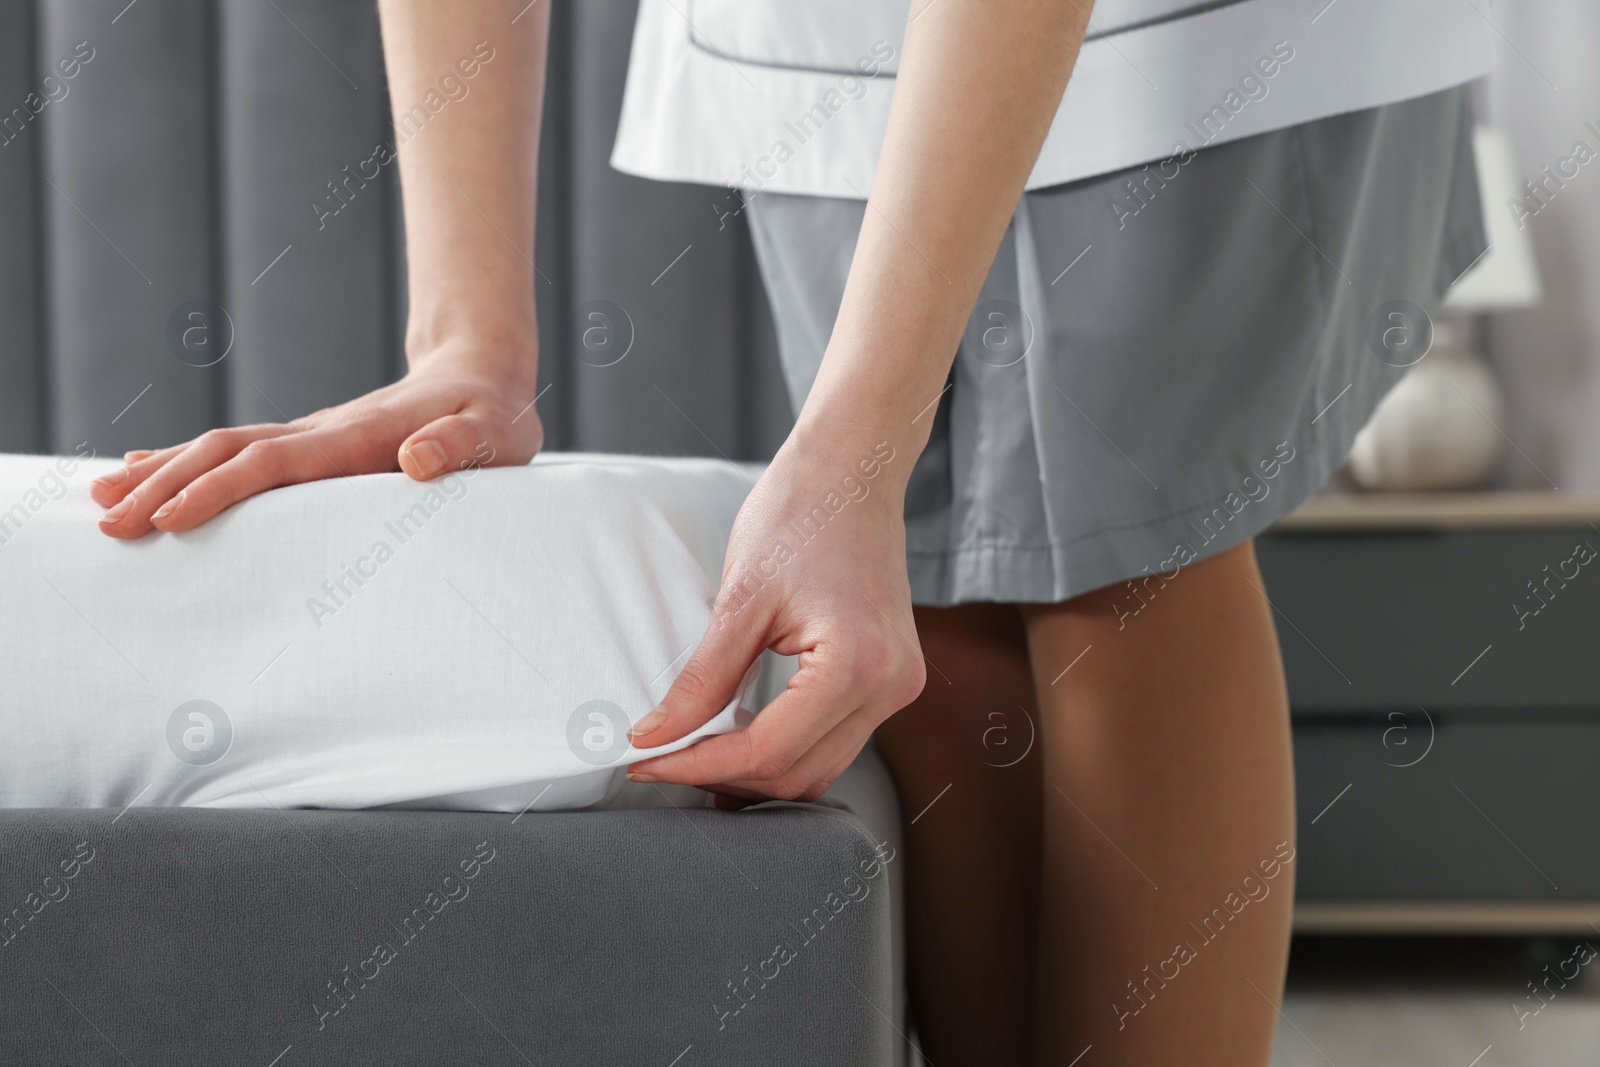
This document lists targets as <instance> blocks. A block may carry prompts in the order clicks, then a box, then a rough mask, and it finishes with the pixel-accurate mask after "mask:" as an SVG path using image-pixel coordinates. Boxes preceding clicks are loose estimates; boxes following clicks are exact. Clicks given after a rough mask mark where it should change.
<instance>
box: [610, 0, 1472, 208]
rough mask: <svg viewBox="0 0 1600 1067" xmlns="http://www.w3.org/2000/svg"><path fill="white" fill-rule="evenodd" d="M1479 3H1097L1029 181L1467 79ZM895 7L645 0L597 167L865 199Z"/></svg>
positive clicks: (890, 68) (903, 0) (826, 1)
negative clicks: (611, 131) (607, 154)
mask: <svg viewBox="0 0 1600 1067" xmlns="http://www.w3.org/2000/svg"><path fill="white" fill-rule="evenodd" d="M919 2H921V0H919ZM932 2H933V3H935V4H937V3H940V2H943V0H932ZM1079 2H1087V0H1079ZM1488 3H1489V0H1100V2H1099V3H1098V4H1097V5H1096V6H1095V9H1094V17H1093V19H1092V21H1091V23H1090V32H1089V36H1088V39H1087V40H1086V41H1085V43H1084V46H1083V50H1082V53H1081V54H1080V55H1079V57H1078V63H1077V66H1076V68H1075V69H1074V70H1073V74H1072V79H1071V82H1070V83H1069V84H1068V86H1067V91H1066V96H1065V98H1064V99H1063V100H1062V103H1061V107H1060V109H1059V110H1058V111H1057V113H1056V117H1055V121H1054V123H1053V124H1052V125H1051V128H1050V132H1049V134H1048V136H1047V137H1046V138H1045V142H1044V146H1043V148H1042V150H1041V151H1040V153H1039V158H1038V161H1037V162H1036V164H1035V165H1034V168H1033V172H1032V174H1031V175H1030V176H1029V178H1028V183H1027V187H1028V188H1030V189H1035V188H1040V187H1043V186H1048V185H1056V184H1059V183H1061V182H1068V181H1074V180H1076V179H1079V178H1087V177H1091V176H1093V175H1096V174H1104V173H1107V172H1110V171H1114V170H1120V169H1122V168H1125V167H1132V166H1137V165H1139V164H1141V163H1149V162H1152V161H1155V160H1160V159H1164V158H1167V157H1169V156H1174V155H1183V154H1185V153H1187V152H1191V151H1194V150H1196V149H1199V148H1201V147H1204V146H1207V145H1212V144H1220V143H1223V142H1226V141H1232V140H1236V139H1238V138H1241V137H1248V136H1250V135H1252V134H1257V133H1264V132H1266V131H1268V130H1275V129H1281V128H1283V127H1286V126H1293V125H1296V124H1299V123H1302V122H1309V121H1311V120H1313V119H1318V118H1323V117H1326V116H1328V115H1335V114H1339V113H1341V112H1346V111H1355V110H1358V109H1361V108H1368V107H1376V106H1378V105H1380V104H1387V103H1393V102H1395V101H1398V100H1405V99H1409V98H1411V97H1416V96H1422V95H1425V94H1427V93H1431V92H1436V91H1438V90H1441V89H1446V88H1449V87H1450V86H1453V85H1459V84H1461V83H1463V82H1466V81H1470V80H1472V79H1474V78H1478V77H1481V76H1482V75H1484V74H1486V73H1487V72H1488V71H1489V70H1490V68H1491V67H1492V66H1493V64H1494V51H1495V46H1494V40H1495V30H1494V26H1493V25H1492V23H1491V22H1490V19H1491V18H1492V17H1493V16H1492V14H1491V12H1490V11H1489V8H1488ZM909 10H910V0H640V4H639V19H638V24H637V26H636V28H635V30H634V37H633V51H632V56H631V60H630V65H629V70H628V83H627V89H626V91H625V93H624V96H623V105H622V119H621V124H620V126H619V128H618V132H617V140H616V144H615V146H614V148H613V150H612V155H611V163H612V165H613V166H614V167H616V168H617V169H618V170H621V171H625V172H627V173H630V174H637V175H640V176H643V177H647V178H659V179H665V180H672V181H690V182H702V183H705V184H712V185H724V186H736V187H741V188H754V189H764V190H770V191H775V192H788V193H810V194H816V195H825V196H837V197H852V198H856V199H864V198H865V197H866V195H867V191H868V190H869V189H870V188H871V187H872V177H873V173H874V171H875V170H876V167H877V160H878V151H879V148H880V146H881V145H882V143H883V134H884V129H885V127H886V125H887V123H888V119H889V102H890V100H891V99H892V96H893V92H894V80H895V72H896V70H897V69H898V66H899V62H900V58H901V52H902V47H903V39H904V36H905V30H906V19H907V17H908V13H909Z"/></svg>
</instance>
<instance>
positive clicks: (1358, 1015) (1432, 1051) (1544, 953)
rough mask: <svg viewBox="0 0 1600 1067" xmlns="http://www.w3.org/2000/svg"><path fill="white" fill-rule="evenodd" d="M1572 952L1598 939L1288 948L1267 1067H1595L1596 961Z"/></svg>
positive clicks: (1318, 942)
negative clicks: (1283, 992)
mask: <svg viewBox="0 0 1600 1067" xmlns="http://www.w3.org/2000/svg"><path fill="white" fill-rule="evenodd" d="M1580 944H1584V945H1593V946H1596V947H1600V934H1597V935H1595V936H1594V937H1592V938H1589V939H1581V938H1565V939H1538V940H1521V939H1516V940H1512V939H1482V940H1454V939H1402V938H1382V939H1378V938H1373V939H1365V938H1361V939H1315V940H1302V941H1298V942H1296V946H1295V952H1294V957H1293V959H1292V962H1291V964H1290V978H1289V985H1288V991H1287V994H1286V997H1285V1000H1284V1006H1283V1015H1284V1020H1283V1021H1282V1022H1281V1023H1280V1025H1279V1027H1278V1040H1277V1046H1276V1050H1275V1052H1274V1055H1273V1058H1272V1064H1273V1067H1330V1065H1331V1067H1580V1065H1581V1067H1596V1065H1597V1064H1600V977H1597V975H1600V960H1595V961H1593V962H1588V959H1587V957H1590V956H1591V954H1592V952H1593V950H1592V949H1583V950H1580V951H1578V952H1577V955H1574V952H1575V950H1578V946H1579V945H1580ZM1546 968H1548V969H1546ZM1574 971H1576V972H1577V976H1576V977H1575V978H1572V979H1571V980H1570V981H1568V982H1566V983H1565V986H1563V984H1562V982H1561V980H1560V977H1559V975H1568V976H1570V975H1572V974H1573V972H1574ZM1529 982H1533V983H1534V984H1535V985H1539V993H1540V995H1541V998H1540V999H1536V998H1535V995H1534V994H1533V993H1532V992H1530V990H1529V987H1528V984H1527V983H1529ZM1541 983H1547V984H1541Z"/></svg>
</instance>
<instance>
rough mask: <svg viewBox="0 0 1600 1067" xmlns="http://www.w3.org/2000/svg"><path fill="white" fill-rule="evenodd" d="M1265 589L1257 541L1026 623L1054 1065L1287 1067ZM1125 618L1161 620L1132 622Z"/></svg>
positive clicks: (1279, 821)
mask: <svg viewBox="0 0 1600 1067" xmlns="http://www.w3.org/2000/svg"><path fill="white" fill-rule="evenodd" d="M1264 588H1265V587H1264V586H1263V584H1262V581H1261V575H1260V572H1259V571H1258V570H1257V569H1256V564H1255V553H1254V549H1253V546H1252V545H1249V544H1246V545H1243V546H1241V547H1239V548H1236V549H1233V550H1231V551H1228V552H1225V553H1223V554H1222V555H1220V556H1216V557H1213V558H1211V559H1208V560H1205V561H1203V562H1200V563H1196V564H1193V565H1191V566H1189V567H1186V568H1184V569H1183V570H1182V571H1181V572H1180V573H1179V574H1177V575H1176V576H1175V577H1174V578H1172V579H1171V580H1170V581H1167V582H1166V583H1165V584H1164V585H1163V584H1161V583H1160V582H1159V581H1158V580H1154V579H1152V580H1150V582H1149V584H1148V587H1146V586H1145V585H1144V583H1140V587H1139V592H1140V597H1138V598H1136V597H1135V596H1134V594H1133V593H1132V592H1131V591H1130V590H1129V589H1128V587H1126V586H1117V587H1114V588H1111V589H1105V590H1097V591H1096V592H1094V593H1090V594H1087V595H1085V596H1082V597H1079V598H1077V599H1075V600H1072V601H1069V602H1068V603H1065V604H1052V605H1035V606H1029V607H1025V608H1024V609H1023V616H1024V619H1025V620H1026V623H1027V631H1028V643H1029V647H1030V649H1031V654H1032V661H1033V669H1034V676H1035V680H1036V683H1037V685H1038V688H1039V693H1040V694H1041V705H1042V718H1043V731H1042V733H1043V742H1044V757H1045V778H1046V782H1045V785H1044V794H1045V802H1044V875H1043V890H1042V892H1043V906H1042V911H1041V918H1040V932H1041V936H1042V940H1041V943H1040V957H1039V982H1040V989H1041V996H1042V999H1041V1001H1040V1004H1041V1009H1040V1016H1041V1018H1040V1022H1041V1027H1042V1029H1041V1034H1042V1037H1041V1040H1042V1042H1043V1049H1044V1051H1045V1056H1044V1059H1043V1062H1046V1063H1050V1064H1061V1065H1064V1064H1068V1063H1070V1062H1072V1061H1073V1059H1074V1057H1076V1056H1078V1055H1079V1054H1080V1053H1082V1052H1083V1051H1084V1049H1085V1047H1086V1046H1089V1045H1093V1052H1092V1053H1090V1055H1089V1056H1088V1057H1086V1058H1085V1059H1084V1060H1083V1065H1084V1067H1088V1065H1090V1064H1092V1065H1094V1067H1122V1065H1131V1064H1138V1065H1140V1067H1147V1065H1152V1064H1177V1063H1182V1064H1185V1065H1192V1067H1207V1065H1216V1067H1265V1065H1266V1064H1267V1062H1268V1059H1269V1057H1270V1055H1271V1047H1272V1035H1273V1030H1274V1027H1275V1025H1276V1022H1277V1015H1276V1005H1277V1004H1278V1001H1279V996H1280V992H1281V988H1282V982H1283V974H1284V968H1285V965H1286V962H1287V955H1288V945H1289V921H1290V915H1291V910H1292V904H1293V900H1294V876H1293V871H1294V867H1293V865H1292V863H1282V862H1280V861H1282V860H1283V859H1284V857H1285V856H1287V855H1292V853H1291V852H1290V849H1289V845H1288V844H1284V845H1282V847H1281V850H1280V843H1288V842H1292V841H1293V838H1294V793H1293V765H1292V763H1291V759H1290V748H1289V722H1288V714H1287V695H1286V692H1285V688H1284V680H1283V670H1282V665H1281V662H1280V660H1279V654H1278V644H1277V637H1276V634H1275V632H1274V630H1273V627H1272V618H1271V615H1270V611H1271V609H1270V607H1269V606H1268V604H1267V603H1266V601H1265V600H1264V599H1263V592H1261V591H1260V590H1264ZM1119 602H1120V603H1121V605H1122V606H1123V608H1124V609H1126V610H1129V611H1131V610H1133V609H1136V608H1139V606H1140V604H1141V602H1142V603H1143V604H1144V606H1143V608H1142V610H1140V611H1139V612H1138V614H1137V615H1131V616H1127V617H1123V618H1121V619H1119V615H1118V612H1117V611H1115V610H1114V609H1113V605H1114V604H1116V603H1119ZM1090 646H1092V647H1090ZM1085 648H1088V651H1087V652H1084V649H1085ZM1080 653H1082V654H1083V655H1082V659H1080V660H1078V662H1077V663H1076V664H1075V665H1074V666H1072V668H1071V669H1070V670H1068V671H1066V673H1065V674H1062V673H1061V672H1062V670H1063V669H1064V668H1066V667H1067V665H1068V664H1069V663H1072V661H1073V660H1074V658H1076V657H1077V656H1079V654H1080ZM935 677H936V676H935ZM930 688H932V686H931V685H930ZM936 810H937V809H936ZM1268 872H1270V874H1271V876H1270V877H1269V876H1268ZM1258 898H1259V899H1258ZM1180 946H1183V947H1185V948H1186V950H1187V951H1184V950H1183V949H1182V948H1180ZM941 1067H942V1065H941Z"/></svg>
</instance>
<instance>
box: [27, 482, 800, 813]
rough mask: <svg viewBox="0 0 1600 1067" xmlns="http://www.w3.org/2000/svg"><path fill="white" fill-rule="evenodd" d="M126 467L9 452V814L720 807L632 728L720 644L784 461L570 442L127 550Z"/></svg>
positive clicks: (233, 516)
mask: <svg viewBox="0 0 1600 1067" xmlns="http://www.w3.org/2000/svg"><path fill="white" fill-rule="evenodd" d="M115 466H116V464H115V463H113V462H109V461H106V460H98V459H83V458H81V457H65V458H52V457H45V456H0V603H3V604H4V605H5V613H6V630H7V634H6V637H5V640H4V641H3V642H0V680H3V691H0V729H3V730H4V733H5V737H6V738H7V742H6V744H5V745H3V746H0V807H73V806H94V807H111V808H121V807H124V806H127V805H130V804H134V803H137V804H139V805H141V806H145V805H191V806H206V807H267V806H272V807H283V808H288V807H330V808H365V807H378V806H400V807H429V808H443V809H460V810H491V811H518V810H523V809H525V808H527V809H531V810H543V809H571V808H579V807H589V806H602V807H615V806H649V805H652V804H665V803H679V804H683V803H694V804H699V803H701V802H702V800H703V797H704V794H700V793H698V792H688V791H683V790H668V791H662V790H656V789H654V788H648V789H645V788H640V787H633V786H630V785H629V783H627V782H626V780H625V778H623V776H622V771H621V770H620V768H621V767H622V766H623V765H625V764H626V763H628V762H631V761H632V760H634V759H637V758H639V757H640V753H639V751H638V750H635V749H632V748H631V747H629V746H628V745H627V743H626V738H625V731H626V728H627V725H628V724H629V723H630V722H631V721H634V720H636V719H637V718H638V717H639V716H641V715H642V714H643V713H644V712H645V711H647V710H649V709H650V708H651V707H652V706H653V705H654V703H655V702H656V701H657V700H658V699H659V698H660V697H661V696H662V695H663V694H664V693H665V692H666V690H667V687H668V686H669V685H670V683H671V682H672V680H673V678H674V676H675V675H676V673H677V671H678V670H679V669H680V668H681V667H682V665H683V663H684V661H685V660H686V659H687V658H688V654H689V652H690V651H691V649H692V648H693V646H694V644H695V643H696V642H697V641H698V639H699V638H700V635H701V633H702V631H703V630H704V627H705V625H706V622H707V620H708V619H709V616H710V605H711V603H712V599H713V597H714V595H715V592H716V588H717V583H718V580H719V577H720V575H721V567H722V557H723V549H724V546H725V544H726V541H727V536H728V531H729V529H730V527H731V525H732V522H733V519H734V516H735V515H736V513H737V511H738V508H739V506H740V504H741V503H742V502H743V500H744V497H745V494H746V493H747V492H748V491H749V489H750V486H751V484H752V482H753V480H754V478H755V477H756V476H757V475H758V474H759V468H758V467H751V466H748V465H745V466H736V465H733V464H728V463H722V462H714V461H706V460H696V459H652V458H639V457H609V456H599V455H585V454H573V453H566V454H560V453H557V454H546V455H543V456H540V457H539V458H537V459H536V460H534V462H533V463H532V464H530V465H528V466H527V467H521V468H502V469H492V470H469V471H463V472H459V473H456V474H453V475H451V476H449V477H448V478H445V479H441V480H438V481H436V482H433V483H426V484H420V483H417V482H414V481H412V480H410V479H409V478H406V477H404V476H403V475H399V474H393V475H375V476H366V477H356V478H349V479H335V480H331V481H325V482H316V483H312V484H308V485H301V486H292V487H288V488H285V489H280V490H275V491H273V492H270V493H266V494H263V495H261V496H259V497H255V498H252V499H250V500H248V501H245V502H244V503H242V504H240V505H238V506H237V507H235V508H233V509H231V510H229V511H228V512H226V513H224V514H223V515H222V516H220V517H218V518H217V519H216V520H214V521H213V522H211V523H209V524H207V525H206V526H204V527H202V528H200V529H199V530H195V531H192V532H190V533H186V534H179V535H169V534H152V535H151V536H149V537H146V538H143V539H141V540H139V541H135V542H124V541H116V540H113V539H111V538H108V537H106V536H104V535H103V534H101V533H100V532H99V531H98V530H97V529H96V524H95V519H96V517H97V516H98V515H99V513H100V509H99V508H98V507H96V506H95V505H94V504H93V502H92V501H90V499H89V497H88V493H87V487H88V484H89V482H90V480H91V479H92V478H94V477H97V476H98V475H100V474H103V473H105V472H107V471H109V470H112V469H114V468H115ZM771 662H772V661H770V660H769V663H771ZM782 677H783V671H782V670H781V669H780V670H777V671H774V672H772V673H770V674H769V677H768V678H767V679H766V684H765V685H760V686H758V685H757V684H756V677H755V673H754V672H752V675H751V676H748V677H747V678H746V682H745V685H744V687H742V689H741V692H740V694H739V695H738V696H736V698H735V699H734V701H732V702H731V703H730V704H729V705H728V706H727V707H726V708H724V709H723V711H722V712H721V713H720V714H719V715H718V717H717V718H716V719H715V720H714V721H713V722H712V723H710V724H708V726H707V727H705V728H704V729H702V730H701V731H697V732H696V734H694V735H692V736H691V738H689V739H686V740H685V741H684V742H681V743H680V745H677V746H669V747H681V744H687V743H691V742H692V741H693V740H694V739H696V738H698V737H699V736H703V735H704V734H706V733H711V732H723V731H727V730H731V729H735V728H737V727H738V726H739V725H740V724H741V722H742V721H748V716H749V714H750V713H751V711H752V710H754V709H757V708H759V706H760V696H761V694H762V693H764V692H770V691H771V689H772V686H773V685H774V684H778V685H781V681H782ZM196 702H200V703H196ZM196 716H199V717H196ZM666 750H667V749H663V750H662V751H666Z"/></svg>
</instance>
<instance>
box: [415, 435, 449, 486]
mask: <svg viewBox="0 0 1600 1067" xmlns="http://www.w3.org/2000/svg"><path fill="white" fill-rule="evenodd" d="M406 455H408V456H410V457H411V463H412V465H413V466H415V467H416V468H417V473H419V474H421V475H422V476H423V477H424V478H432V477H433V476H434V475H435V474H438V473H439V472H440V471H442V470H444V466H445V455H444V448H443V447H441V446H440V444H439V442H438V441H427V440H424V441H418V442H417V443H416V444H414V445H412V446H411V447H409V448H407V449H406Z"/></svg>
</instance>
